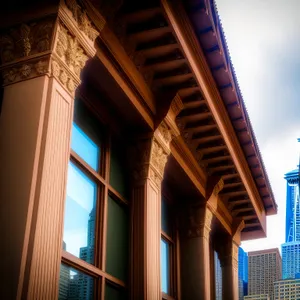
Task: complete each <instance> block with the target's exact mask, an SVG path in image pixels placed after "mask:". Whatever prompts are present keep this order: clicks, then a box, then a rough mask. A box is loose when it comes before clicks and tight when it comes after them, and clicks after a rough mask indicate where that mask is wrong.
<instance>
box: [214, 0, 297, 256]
mask: <svg viewBox="0 0 300 300" xmlns="http://www.w3.org/2000/svg"><path fill="white" fill-rule="evenodd" d="M217 5H218V11H219V15H220V17H221V20H222V24H223V28H224V31H225V34H226V39H227V43H228V46H229V50H230V54H231V58H232V61H233V65H234V67H235V70H236V74H237V77H238V81H239V84H240V88H241V91H242V94H243V98H244V101H245V103H246V107H247V109H248V112H249V115H250V119H251V121H252V124H253V127H254V131H255V133H256V136H257V140H258V144H259V147H260V150H261V152H262V155H263V158H264V161H265V165H266V169H267V172H268V174H269V177H270V181H271V185H272V188H273V192H274V194H275V199H276V201H277V203H278V208H279V209H278V215H276V216H272V217H268V219H267V234H268V237H267V238H266V239H260V240H253V241H249V242H245V243H243V247H244V248H245V250H247V251H249V250H258V249H264V248H270V247H280V244H281V243H283V242H284V233H285V196H286V182H285V180H284V179H283V176H284V174H285V173H287V172H288V171H290V170H292V169H295V168H296V167H297V164H298V157H299V152H300V147H299V146H300V145H298V143H297V138H298V137H300V117H299V115H300V114H299V112H300V110H299V104H298V103H299V95H300V85H299V83H298V82H299V78H300V18H299V11H300V1H298V0H288V1H287V0H252V1H248V0H217Z"/></svg>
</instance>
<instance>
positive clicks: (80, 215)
mask: <svg viewBox="0 0 300 300" xmlns="http://www.w3.org/2000/svg"><path fill="white" fill-rule="evenodd" d="M96 194H97V185H96V183H95V182H93V181H92V180H91V179H90V178H89V177H87V176H86V175H85V174H84V173H83V172H82V171H81V170H80V169H79V168H78V167H76V166H75V165H74V164H73V163H71V162H70V164H69V172H68V184H67V199H66V206H65V220H64V238H63V247H64V248H65V250H66V251H68V252H70V253H72V254H73V255H75V256H77V257H79V258H81V259H82V260H84V261H86V262H88V263H91V264H92V263H93V262H94V248H95V247H94V245H95V218H96Z"/></svg>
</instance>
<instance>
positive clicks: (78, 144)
mask: <svg viewBox="0 0 300 300" xmlns="http://www.w3.org/2000/svg"><path fill="white" fill-rule="evenodd" d="M71 148H72V149H73V150H74V151H75V152H76V153H77V154H78V155H79V156H80V157H81V158H82V159H83V160H84V161H85V162H86V163H88V164H89V165H90V166H91V167H92V168H93V169H94V170H95V171H98V168H99V158H100V147H99V145H97V144H96V143H95V142H94V141H93V140H92V139H91V138H90V137H89V136H88V135H87V134H86V133H85V132H84V131H83V130H82V129H81V128H79V126H78V125H77V124H76V123H73V128H72V142H71Z"/></svg>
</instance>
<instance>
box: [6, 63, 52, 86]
mask: <svg viewBox="0 0 300 300" xmlns="http://www.w3.org/2000/svg"><path fill="white" fill-rule="evenodd" d="M48 73H49V57H46V58H39V59H35V60H29V61H26V62H24V63H19V64H15V65H13V66H11V67H9V68H6V69H3V70H2V77H3V85H9V84H13V83H16V82H18V81H22V80H25V79H31V78H34V77H37V76H41V75H45V74H48Z"/></svg>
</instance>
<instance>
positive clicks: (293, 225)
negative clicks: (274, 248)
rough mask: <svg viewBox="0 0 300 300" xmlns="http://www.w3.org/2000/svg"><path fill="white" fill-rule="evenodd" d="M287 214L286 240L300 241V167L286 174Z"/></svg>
mask: <svg viewBox="0 0 300 300" xmlns="http://www.w3.org/2000/svg"><path fill="white" fill-rule="evenodd" d="M284 179H285V180H286V216H285V222H286V223H285V226H286V227H285V242H286V243H288V242H296V241H299V242H300V201H299V169H295V170H293V171H291V172H288V173H286V174H285V176H284Z"/></svg>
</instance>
